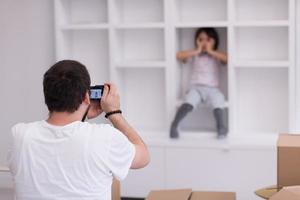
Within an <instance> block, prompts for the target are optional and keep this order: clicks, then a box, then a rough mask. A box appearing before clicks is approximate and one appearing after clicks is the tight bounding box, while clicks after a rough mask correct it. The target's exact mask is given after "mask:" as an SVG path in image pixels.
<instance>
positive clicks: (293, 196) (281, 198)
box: [270, 186, 300, 200]
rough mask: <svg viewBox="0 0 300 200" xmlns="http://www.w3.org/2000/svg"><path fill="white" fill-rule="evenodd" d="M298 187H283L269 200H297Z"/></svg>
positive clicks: (298, 194)
mask: <svg viewBox="0 0 300 200" xmlns="http://www.w3.org/2000/svg"><path fill="white" fill-rule="evenodd" d="M299 199H300V186H291V187H284V188H283V189H281V190H280V191H279V192H278V193H276V194H275V195H273V196H272V197H271V198H270V200H299Z"/></svg>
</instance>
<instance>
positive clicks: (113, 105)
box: [101, 83, 150, 169]
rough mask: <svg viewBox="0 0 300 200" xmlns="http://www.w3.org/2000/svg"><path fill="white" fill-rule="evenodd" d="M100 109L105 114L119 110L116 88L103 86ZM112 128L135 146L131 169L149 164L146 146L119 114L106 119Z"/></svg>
mask: <svg viewBox="0 0 300 200" xmlns="http://www.w3.org/2000/svg"><path fill="white" fill-rule="evenodd" d="M101 108H102V109H103V111H104V112H105V113H108V112H111V111H115V110H119V109H120V97H119V94H118V91H117V88H116V86H115V85H114V84H112V83H107V84H105V85H104V91H103V95H102V97H101ZM108 119H109V120H110V121H111V123H112V124H113V126H114V127H115V128H116V129H118V130H119V131H120V132H122V133H123V134H124V135H125V136H126V137H127V138H128V140H129V141H130V142H131V143H132V144H133V145H134V146H135V157H134V159H133V162H132V164H131V168H132V169H138V168H142V167H145V166H146V165H147V164H148V163H149V162H150V155H149V152H148V149H147V146H146V145H145V143H144V142H143V140H142V139H141V137H140V136H139V135H138V133H137V132H136V131H135V130H134V129H133V128H132V127H131V126H130V125H129V124H128V122H127V121H126V120H125V119H124V117H123V116H122V115H121V114H119V113H118V114H113V115H110V116H109V117H108Z"/></svg>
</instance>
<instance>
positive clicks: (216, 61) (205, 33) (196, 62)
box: [170, 28, 228, 139]
mask: <svg viewBox="0 0 300 200" xmlns="http://www.w3.org/2000/svg"><path fill="white" fill-rule="evenodd" d="M195 46H196V48H195V49H193V50H187V51H180V52H178V53H177V55H176V57H177V59H178V60H180V61H182V62H184V63H186V62H190V63H191V66H192V73H191V77H190V88H189V91H188V92H187V94H186V96H185V99H184V103H183V104H182V105H181V106H180V107H179V109H178V111H177V113H176V116H175V119H174V120H173V122H172V125H171V131H170V137H171V138H178V137H179V133H178V125H179V123H180V121H181V120H182V119H183V118H184V117H185V116H186V115H187V114H188V113H189V112H191V111H192V110H193V109H194V108H196V106H197V105H198V104H199V103H200V102H205V103H209V104H210V105H212V107H213V114H214V117H215V120H216V127H217V132H218V135H217V137H218V138H220V139H221V138H225V137H226V135H227V132H228V130H227V127H226V125H225V114H224V108H225V98H224V95H223V93H222V92H221V91H220V89H219V88H218V86H219V70H220V69H219V68H220V67H221V66H222V65H221V64H222V63H224V64H225V63H227V55H226V54H225V53H222V52H220V51H218V50H217V49H218V46H219V36H218V33H217V32H216V30H215V29H214V28H199V29H198V30H197V31H196V34H195Z"/></svg>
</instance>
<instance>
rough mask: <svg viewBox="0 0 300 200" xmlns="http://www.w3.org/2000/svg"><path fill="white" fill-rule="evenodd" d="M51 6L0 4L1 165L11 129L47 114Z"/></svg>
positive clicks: (5, 0) (38, 0)
mask: <svg viewBox="0 0 300 200" xmlns="http://www.w3.org/2000/svg"><path fill="white" fill-rule="evenodd" d="M52 4H53V1H49V0H26V1H25V0H23V1H22V0H21V1H20V0H1V1H0V75H1V78H0V111H1V114H0V165H1V164H4V162H5V157H6V156H5V155H6V151H7V143H8V142H7V138H8V136H7V134H9V133H10V128H11V126H12V125H13V124H15V123H16V122H25V121H33V120H40V119H42V118H44V117H45V116H46V113H47V112H46V111H47V110H46V107H45V106H44V99H43V93H42V75H43V73H44V72H45V70H46V69H47V68H48V67H49V66H50V65H52V64H53V62H54V28H53V5H52ZM0 199H2V198H1V197H0Z"/></svg>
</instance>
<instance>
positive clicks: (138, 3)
mask: <svg viewBox="0 0 300 200" xmlns="http://www.w3.org/2000/svg"><path fill="white" fill-rule="evenodd" d="M163 2H164V1H162V0H151V1H149V0H121V1H120V0H114V4H115V8H116V11H115V15H116V23H118V24H123V23H124V24H127V23H149V22H163V21H164V13H163V10H164V3H163Z"/></svg>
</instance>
